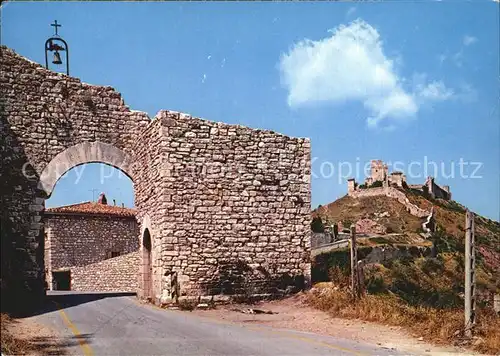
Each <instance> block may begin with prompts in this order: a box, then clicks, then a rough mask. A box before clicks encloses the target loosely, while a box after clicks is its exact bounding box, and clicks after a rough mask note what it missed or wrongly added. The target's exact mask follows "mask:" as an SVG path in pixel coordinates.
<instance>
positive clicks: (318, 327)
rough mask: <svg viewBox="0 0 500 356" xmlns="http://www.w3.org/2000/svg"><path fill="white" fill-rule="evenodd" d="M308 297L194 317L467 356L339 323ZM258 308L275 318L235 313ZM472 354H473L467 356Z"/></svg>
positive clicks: (384, 329) (371, 326)
mask: <svg viewBox="0 0 500 356" xmlns="http://www.w3.org/2000/svg"><path fill="white" fill-rule="evenodd" d="M305 298H306V296H305V295H304V294H298V295H296V296H293V297H290V298H287V299H283V300H279V301H270V302H261V303H258V304H257V305H251V306H249V305H243V304H241V305H230V306H218V307H217V309H212V310H195V311H193V313H195V314H197V315H200V316H204V317H208V318H215V319H221V320H225V321H229V322H235V323H242V324H246V323H249V324H262V325H266V326H271V327H275V328H282V329H291V330H298V331H305V332H313V333H317V334H322V335H330V336H335V337H338V338H343V339H349V340H355V341H360V342H366V343H368V344H373V345H378V346H380V347H384V348H389V349H390V348H396V349H398V350H399V351H402V352H408V353H414V354H426V355H443V354H449V353H454V354H456V353H461V352H465V350H464V349H461V348H456V347H440V346H435V345H432V344H430V343H428V342H425V341H423V340H419V338H415V337H412V336H410V335H409V334H408V333H406V332H405V331H404V330H403V329H402V328H401V327H396V326H385V325H381V324H377V323H372V322H367V321H361V320H354V319H340V318H333V317H331V316H329V315H328V314H327V313H326V312H323V311H320V310H317V309H314V308H312V307H310V306H308V305H307V304H306V303H305ZM248 308H254V309H255V308H258V309H261V310H269V311H273V312H274V313H275V314H248V313H242V312H239V311H236V310H235V309H242V310H245V309H248ZM466 353H467V354H469V355H470V354H471V352H470V351H467V352H466Z"/></svg>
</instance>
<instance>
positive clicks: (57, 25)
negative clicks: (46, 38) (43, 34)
mask: <svg viewBox="0 0 500 356" xmlns="http://www.w3.org/2000/svg"><path fill="white" fill-rule="evenodd" d="M50 26H54V27H55V28H56V36H57V28H58V27H62V25H59V24H58V23H57V20H55V21H54V23H52V24H50Z"/></svg>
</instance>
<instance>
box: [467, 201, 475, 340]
mask: <svg viewBox="0 0 500 356" xmlns="http://www.w3.org/2000/svg"><path fill="white" fill-rule="evenodd" d="M475 294H476V275H475V251H474V214H473V213H472V212H470V211H469V210H468V209H467V210H466V211H465V308H464V312H465V336H466V337H469V338H470V337H472V329H473V328H474V325H475V324H476V298H475Z"/></svg>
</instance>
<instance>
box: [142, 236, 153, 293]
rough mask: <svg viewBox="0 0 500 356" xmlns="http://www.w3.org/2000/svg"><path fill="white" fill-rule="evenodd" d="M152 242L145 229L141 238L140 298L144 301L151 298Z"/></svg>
mask: <svg viewBox="0 0 500 356" xmlns="http://www.w3.org/2000/svg"><path fill="white" fill-rule="evenodd" d="M151 250H152V241H151V234H150V233H149V229H147V228H146V229H145V230H144V233H143V236H142V271H141V273H142V296H143V298H145V299H152V298H153V263H152V256H151Z"/></svg>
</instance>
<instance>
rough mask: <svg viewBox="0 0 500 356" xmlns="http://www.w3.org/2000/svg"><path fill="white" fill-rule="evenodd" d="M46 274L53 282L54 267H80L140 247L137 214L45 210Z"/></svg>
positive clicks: (49, 281)
mask: <svg viewBox="0 0 500 356" xmlns="http://www.w3.org/2000/svg"><path fill="white" fill-rule="evenodd" d="M46 215H47V216H46V219H45V251H46V252H45V256H46V259H45V268H46V271H47V274H46V276H45V278H46V280H47V284H48V285H49V287H51V286H52V273H51V272H52V271H56V270H59V269H67V268H69V267H81V266H86V265H89V264H92V263H95V262H99V261H103V260H105V259H107V258H109V257H110V254H111V252H117V253H120V254H127V253H130V252H134V251H137V250H138V249H139V239H138V236H139V229H138V226H137V223H136V220H135V218H123V217H116V216H109V217H108V216H97V215H96V216H92V215H63V214H57V213H56V214H52V213H51V214H46Z"/></svg>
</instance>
